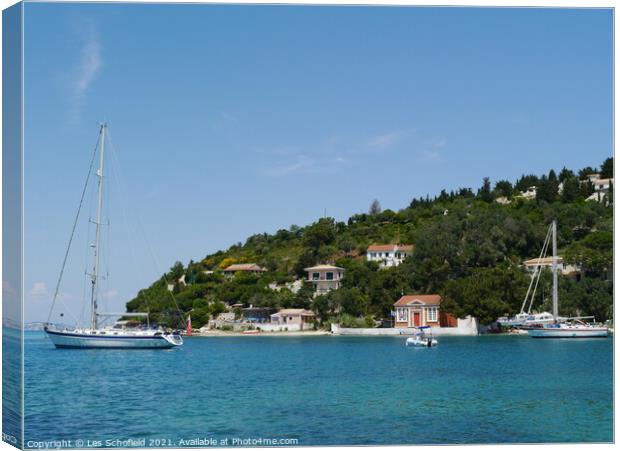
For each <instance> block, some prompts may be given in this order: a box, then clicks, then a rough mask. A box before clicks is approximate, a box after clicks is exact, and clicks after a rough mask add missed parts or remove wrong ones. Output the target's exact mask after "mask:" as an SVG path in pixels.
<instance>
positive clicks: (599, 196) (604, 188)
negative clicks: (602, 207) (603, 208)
mask: <svg viewBox="0 0 620 451" xmlns="http://www.w3.org/2000/svg"><path fill="white" fill-rule="evenodd" d="M592 185H593V186H594V192H593V193H592V194H591V195H590V197H588V198H587V199H586V200H590V201H591V200H595V201H597V202H604V201H605V199H607V198H608V197H609V196H608V194H609V193H610V192H611V191H612V190H613V186H614V179H601V178H597V179H596V180H594V181H593V182H592Z"/></svg>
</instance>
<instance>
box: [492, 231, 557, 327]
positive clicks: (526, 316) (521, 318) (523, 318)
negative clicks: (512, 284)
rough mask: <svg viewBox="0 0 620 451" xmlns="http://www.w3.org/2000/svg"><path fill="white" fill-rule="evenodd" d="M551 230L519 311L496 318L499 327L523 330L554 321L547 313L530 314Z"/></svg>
mask: <svg viewBox="0 0 620 451" xmlns="http://www.w3.org/2000/svg"><path fill="white" fill-rule="evenodd" d="M551 229H552V226H551V225H549V228H548V229H547V235H546V236H545V241H544V243H543V246H542V249H541V250H540V255H539V256H538V258H537V259H536V266H535V267H534V272H533V273H532V278H531V279H530V285H529V286H528V288H527V293H525V298H524V299H523V304H521V310H520V311H519V313H517V314H516V315H515V316H511V317H509V316H502V317H500V318H498V319H497V322H498V324H499V325H500V326H503V327H513V328H516V329H525V328H528V327H529V326H531V325H541V324H549V323H554V322H555V321H556V318H554V316H553V315H552V314H551V313H549V312H541V313H532V305H533V303H534V296H535V294H536V288H537V287H538V282H539V281H540V275H541V274H542V269H543V259H544V256H545V255H546V253H547V249H548V247H549V242H550V241H551V234H552V230H551ZM528 301H529V306H528V308H527V311H526V310H525V307H526V305H528ZM560 319H565V318H560Z"/></svg>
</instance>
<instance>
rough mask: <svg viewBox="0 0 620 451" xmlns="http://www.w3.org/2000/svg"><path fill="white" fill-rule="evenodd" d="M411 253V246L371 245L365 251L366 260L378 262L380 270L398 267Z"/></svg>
mask: <svg viewBox="0 0 620 451" xmlns="http://www.w3.org/2000/svg"><path fill="white" fill-rule="evenodd" d="M412 253H413V245H412V244H373V245H372V246H368V249H367V250H366V260H368V261H369V262H379V266H380V267H381V268H390V267H392V266H398V265H400V264H401V263H402V262H403V260H404V259H405V258H406V257H408V256H410V255H411V254H412Z"/></svg>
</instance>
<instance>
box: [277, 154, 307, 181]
mask: <svg viewBox="0 0 620 451" xmlns="http://www.w3.org/2000/svg"><path fill="white" fill-rule="evenodd" d="M313 166H314V160H312V159H311V158H308V157H307V156H305V155H297V158H296V160H295V162H293V163H290V164H284V165H280V166H275V167H272V168H269V169H267V170H266V171H265V173H266V174H267V175H271V176H275V177H279V176H284V175H289V174H293V173H295V172H301V171H307V170H309V169H310V168H312V167H313Z"/></svg>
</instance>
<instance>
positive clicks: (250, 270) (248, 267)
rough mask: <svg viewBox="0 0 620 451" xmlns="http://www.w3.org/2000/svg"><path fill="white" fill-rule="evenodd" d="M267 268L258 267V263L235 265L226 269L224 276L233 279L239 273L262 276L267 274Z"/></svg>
mask: <svg viewBox="0 0 620 451" xmlns="http://www.w3.org/2000/svg"><path fill="white" fill-rule="evenodd" d="M266 271H267V270H266V269H265V268H262V267H260V266H258V265H257V264H256V263H235V264H233V265H230V266H228V267H227V268H226V269H224V275H225V276H226V277H229V278H232V277H233V276H234V275H235V274H236V273H238V272H244V273H246V274H261V273H264V272H266Z"/></svg>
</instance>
